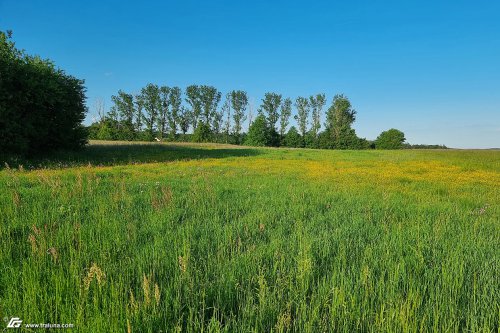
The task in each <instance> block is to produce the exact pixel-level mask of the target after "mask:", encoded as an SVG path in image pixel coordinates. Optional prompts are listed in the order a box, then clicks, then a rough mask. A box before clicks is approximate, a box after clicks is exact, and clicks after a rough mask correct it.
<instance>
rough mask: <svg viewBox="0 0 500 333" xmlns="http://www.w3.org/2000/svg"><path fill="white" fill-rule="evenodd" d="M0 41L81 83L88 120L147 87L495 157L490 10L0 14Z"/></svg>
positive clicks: (497, 131) (150, 6)
mask: <svg viewBox="0 0 500 333" xmlns="http://www.w3.org/2000/svg"><path fill="white" fill-rule="evenodd" d="M0 29H1V30H6V29H12V30H13V32H14V40H15V41H16V43H17V46H18V47H19V48H23V49H26V50H27V51H28V53H30V54H39V55H41V56H42V57H44V58H50V59H52V60H54V61H55V63H56V64H57V65H58V66H60V67H61V68H63V69H65V70H66V71H67V72H68V73H70V74H72V75H74V76H76V77H79V78H82V79H85V81H86V86H87V88H88V93H87V96H88V105H89V106H90V107H91V106H92V104H93V101H94V100H95V99H96V98H98V97H102V98H104V99H105V100H106V105H107V107H109V106H110V105H111V102H110V96H111V95H112V94H116V92H117V91H118V89H123V90H125V91H129V92H137V91H139V89H140V88H141V87H143V86H144V85H145V84H147V83H148V82H153V83H157V84H162V85H169V86H174V85H177V86H180V87H183V88H184V87H185V86H187V85H189V84H193V83H196V84H210V85H214V86H216V87H217V88H218V89H220V90H221V91H222V92H224V93H225V92H227V91H229V90H232V89H243V90H246V91H247V92H248V94H249V96H250V98H251V100H252V101H253V104H254V108H256V107H257V106H258V104H259V103H260V99H261V98H262V97H263V95H264V93H265V92H267V91H274V92H278V93H282V94H283V95H284V96H289V97H292V98H295V97H297V96H308V95H311V94H315V93H318V92H324V93H326V94H327V97H328V103H329V102H330V101H331V98H332V97H333V96H334V95H335V94H337V93H344V94H346V95H347V96H348V97H349V98H350V99H351V102H352V103H353V105H354V107H355V109H356V110H357V111H358V118H357V121H356V123H355V124H354V128H355V129H356V132H357V133H358V135H359V136H361V137H366V138H367V139H375V138H376V137H377V135H378V134H379V133H380V132H381V131H383V130H386V129H389V128H392V127H394V128H398V129H400V130H402V131H403V132H405V134H406V137H407V139H408V141H409V142H410V143H426V144H446V145H448V146H451V147H459V148H489V147H500V2H499V1H491V0H489V1H483V0H476V1H470V0H468V1H462V0H455V1H448V0H442V1H427V0H422V1H378V0H366V1H361V0H358V1H356V0H354V1H272V2H271V1H245V2H243V1H241V2H237V1H136V2H135V3H132V2H129V1H94V0H89V1H85V2H83V1H82V2H76V1H55V0H54V1H47V0H44V1H42V0H41V1H30V0H23V1H19V0H0ZM90 111H91V113H92V108H91V110H90ZM90 119H91V118H90V116H89V117H88V120H87V122H88V121H90Z"/></svg>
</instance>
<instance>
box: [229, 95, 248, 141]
mask: <svg viewBox="0 0 500 333" xmlns="http://www.w3.org/2000/svg"><path fill="white" fill-rule="evenodd" d="M230 95H231V107H232V108H233V110H234V112H233V120H234V131H233V133H234V135H235V136H236V137H237V138H238V139H237V143H240V142H242V141H241V140H240V139H239V137H240V133H241V128H242V125H243V122H244V121H245V119H246V115H245V111H246V108H247V105H248V97H247V93H246V92H244V91H242V90H233V91H231V93H230Z"/></svg>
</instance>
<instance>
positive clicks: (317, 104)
mask: <svg viewBox="0 0 500 333" xmlns="http://www.w3.org/2000/svg"><path fill="white" fill-rule="evenodd" d="M325 103H326V96H325V94H317V95H316V96H310V97H309V105H310V106H311V110H312V126H311V134H312V136H313V138H314V141H316V138H317V136H318V134H319V129H320V128H321V112H322V110H323V107H324V106H325Z"/></svg>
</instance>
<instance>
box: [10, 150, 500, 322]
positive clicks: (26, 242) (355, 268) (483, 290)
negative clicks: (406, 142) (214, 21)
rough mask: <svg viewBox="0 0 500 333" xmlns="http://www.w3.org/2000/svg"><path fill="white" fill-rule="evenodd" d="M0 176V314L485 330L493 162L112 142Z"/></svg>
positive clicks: (494, 231)
mask: <svg viewBox="0 0 500 333" xmlns="http://www.w3.org/2000/svg"><path fill="white" fill-rule="evenodd" d="M23 164H24V167H23V168H5V167H4V168H3V169H2V170H1V171H0V212H1V213H0V262H1V263H2V264H1V271H0V316H1V317H2V318H3V317H8V318H10V317H14V316H15V317H20V318H21V319H22V320H23V322H25V323H39V322H41V323H73V324H74V325H75V328H74V329H73V331H91V332H124V331H127V330H128V331H131V332H158V331H163V332H170V331H183V332H184V331H185V332H201V331H207V332H212V331H227V332H269V331H275V332H283V331H294V332H323V331H336V332H339V331H341V332H342V331H345V332H353V331H370V332H371V331H373V332H381V331H389V332H427V331H428V332H459V331H471V332H498V330H499V329H500V325H499V323H500V279H499V276H500V152H499V151H460V150H450V151H446V150H444V151H416V150H403V151H327V150H305V149H269V148H263V149H257V148H241V147H234V146H222V145H189V144H183V145H173V144H144V145H138V144H110V143H107V144H106V143H96V142H93V143H92V145H91V146H90V147H88V148H87V149H86V151H83V152H80V153H74V154H67V155H64V156H54V157H53V158H52V159H51V160H45V161H30V162H26V163H23Z"/></svg>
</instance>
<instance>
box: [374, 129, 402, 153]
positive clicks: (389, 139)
mask: <svg viewBox="0 0 500 333" xmlns="http://www.w3.org/2000/svg"><path fill="white" fill-rule="evenodd" d="M405 141H406V139H405V134H404V133H403V132H401V131H400V130H397V129H395V128H391V129H390V130H387V131H384V132H382V133H380V135H379V136H378V137H377V139H376V140H375V148H376V149H402V148H403V146H404V142H405Z"/></svg>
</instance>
